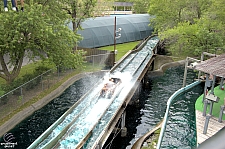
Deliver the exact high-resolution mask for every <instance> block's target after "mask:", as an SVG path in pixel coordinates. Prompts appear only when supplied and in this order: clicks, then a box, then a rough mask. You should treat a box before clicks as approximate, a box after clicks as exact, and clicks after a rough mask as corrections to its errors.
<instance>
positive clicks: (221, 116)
mask: <svg viewBox="0 0 225 149" xmlns="http://www.w3.org/2000/svg"><path fill="white" fill-rule="evenodd" d="M224 108H225V106H224V105H221V106H220V115H219V119H218V122H220V123H222V118H223V110H224Z"/></svg>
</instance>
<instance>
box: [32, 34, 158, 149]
mask: <svg viewBox="0 0 225 149" xmlns="http://www.w3.org/2000/svg"><path fill="white" fill-rule="evenodd" d="M158 41H159V39H158V37H157V36H150V37H149V38H147V39H146V40H145V42H143V43H142V44H141V45H140V47H138V48H137V49H135V50H131V51H130V52H129V53H127V54H126V55H125V56H124V57H123V58H122V59H121V61H119V62H118V63H117V64H116V65H115V66H114V67H113V68H112V69H111V70H110V71H109V73H108V74H106V77H112V76H113V77H116V78H120V79H121V80H122V82H121V83H120V85H119V86H118V87H117V88H116V89H115V92H114V94H113V95H112V97H111V98H110V99H107V98H99V95H100V92H101V89H102V87H103V85H104V83H105V79H104V78H103V79H101V80H99V81H98V82H97V83H96V85H94V86H93V87H92V89H91V90H90V91H89V92H87V93H86V94H85V95H84V96H82V98H81V99H80V100H79V101H78V102H77V103H75V104H74V105H73V106H72V107H71V108H70V109H69V110H67V111H66V112H65V113H64V114H63V115H62V116H61V117H60V118H59V119H58V120H57V121H56V122H55V123H54V124H52V125H51V126H50V127H49V128H48V129H47V130H46V131H45V132H44V133H43V134H42V135H41V136H40V137H38V138H37V139H36V140H35V141H34V142H33V143H32V144H31V145H30V146H29V147H28V149H34V148H77V149H79V148H82V147H83V148H96V147H97V146H99V144H101V145H102V144H104V143H105V141H106V139H107V138H108V136H109V135H110V133H111V131H109V128H110V125H112V124H111V123H115V122H114V120H115V117H116V115H117V113H119V111H120V109H121V107H122V106H123V104H124V103H126V102H127V101H126V98H127V95H129V93H130V92H131V91H132V89H133V87H134V86H137V82H138V80H139V81H140V79H142V78H143V75H144V74H142V72H143V70H145V72H146V68H148V67H149V65H150V64H151V62H152V61H153V59H154V58H153V56H154V52H155V51H154V50H156V47H157V44H158ZM140 76H141V77H140ZM121 92H122V93H123V94H120V93H121ZM117 119H118V118H117Z"/></svg>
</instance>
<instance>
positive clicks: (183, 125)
mask: <svg viewBox="0 0 225 149" xmlns="http://www.w3.org/2000/svg"><path fill="white" fill-rule="evenodd" d="M183 73H184V67H173V68H170V69H168V70H167V71H166V72H165V73H164V75H163V76H159V77H154V78H150V79H149V86H148V88H145V89H143V88H142V87H141V86H140V90H141V92H140V94H139V95H137V96H136V97H133V98H135V99H138V100H139V103H138V104H134V105H130V106H128V107H127V109H126V111H127V115H126V127H127V130H128V134H127V137H120V135H117V137H116V138H114V136H113V135H111V136H110V138H109V139H108V142H107V143H106V145H105V149H109V148H110V149H130V148H131V147H132V145H133V144H134V142H135V141H136V140H137V139H138V138H139V137H141V136H142V135H144V134H145V133H147V132H148V131H150V130H151V129H153V128H154V127H155V126H156V125H157V123H159V122H160V121H161V120H162V119H163V117H164V114H165V111H166V103H167V100H168V99H169V97H170V96H171V95H172V94H173V93H174V92H175V91H177V90H178V89H180V88H181V87H182V83H183ZM195 76H196V74H195V73H194V72H192V71H188V76H187V84H190V83H192V82H193V81H194V79H195ZM202 92H203V86H198V87H196V88H194V89H193V90H190V91H189V92H188V93H186V94H184V95H180V96H179V97H178V98H177V99H175V100H174V103H173V105H172V106H171V109H170V112H169V119H168V125H167V127H166V132H165V137H164V138H163V142H162V146H161V148H163V149H174V148H180V149H186V148H193V147H195V145H196V128H195V107H194V105H195V100H196V99H197V98H198V96H199V95H201V93H202ZM111 140H113V141H112V143H111V142H110V141H111Z"/></svg>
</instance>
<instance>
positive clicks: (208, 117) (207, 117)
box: [203, 115, 211, 134]
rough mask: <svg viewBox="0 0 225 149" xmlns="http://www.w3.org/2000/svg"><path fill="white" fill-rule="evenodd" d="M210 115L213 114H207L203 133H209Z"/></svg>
mask: <svg viewBox="0 0 225 149" xmlns="http://www.w3.org/2000/svg"><path fill="white" fill-rule="evenodd" d="M210 117H211V115H207V116H206V119H205V125H204V130H203V134H206V133H207V129H208V125H209V119H210Z"/></svg>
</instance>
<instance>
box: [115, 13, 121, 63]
mask: <svg viewBox="0 0 225 149" xmlns="http://www.w3.org/2000/svg"><path fill="white" fill-rule="evenodd" d="M121 30H122V28H118V30H116V17H115V20H114V63H113V65H114V64H115V63H116V39H119V38H120V37H121V34H120V31H121ZM117 33H119V34H118V36H117V35H116V34H117Z"/></svg>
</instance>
